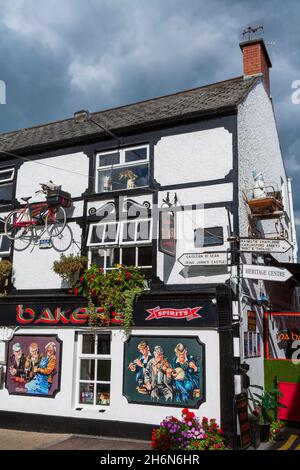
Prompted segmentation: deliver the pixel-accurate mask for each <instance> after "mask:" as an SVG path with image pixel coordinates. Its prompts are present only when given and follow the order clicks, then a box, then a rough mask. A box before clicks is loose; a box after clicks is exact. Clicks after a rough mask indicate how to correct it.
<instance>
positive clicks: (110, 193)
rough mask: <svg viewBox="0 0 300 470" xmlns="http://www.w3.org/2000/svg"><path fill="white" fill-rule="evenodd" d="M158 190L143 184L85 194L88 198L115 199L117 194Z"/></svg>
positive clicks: (150, 192)
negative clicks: (137, 186) (129, 187)
mask: <svg viewBox="0 0 300 470" xmlns="http://www.w3.org/2000/svg"><path fill="white" fill-rule="evenodd" d="M156 191H157V190H156V189H154V188H152V187H150V186H143V187H140V188H134V189H119V190H117V191H105V192H103V193H96V192H93V193H90V194H86V195H85V199H86V200H95V199H113V198H114V197H115V196H119V195H124V194H126V195H129V194H131V195H137V194H152V193H155V192H156Z"/></svg>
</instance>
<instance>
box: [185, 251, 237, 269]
mask: <svg viewBox="0 0 300 470" xmlns="http://www.w3.org/2000/svg"><path fill="white" fill-rule="evenodd" d="M227 256H228V254H227V252H223V251H220V252H219V251H214V252H206V253H184V254H183V255H181V256H180V258H178V261H179V263H181V264H182V265H183V266H223V265H227V264H228V260H227Z"/></svg>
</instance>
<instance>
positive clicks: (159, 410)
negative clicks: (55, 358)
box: [0, 328, 220, 425]
mask: <svg viewBox="0 0 300 470" xmlns="http://www.w3.org/2000/svg"><path fill="white" fill-rule="evenodd" d="M80 331H81V332H82V331H83V329H81V330H80ZM102 331H103V330H101V332H102ZM43 333H44V334H57V335H58V337H59V338H60V339H61V340H62V341H63V353H62V372H61V391H60V392H59V393H58V394H57V395H56V397H55V398H54V399H53V398H43V397H26V396H25V397H24V396H16V395H9V394H8V392H7V390H6V389H3V390H0V409H1V410H7V411H16V412H21V413H22V412H26V413H37V414H45V415H48V414H49V413H50V414H51V415H54V416H66V417H68V416H69V417H77V418H90V419H97V420H112V421H126V422H142V423H149V424H154V425H156V424H159V423H160V422H161V421H162V419H163V418H164V417H165V416H169V415H171V414H174V415H175V416H178V417H179V416H180V413H181V408H175V407H174V408H173V407H169V406H168V407H164V406H153V405H136V404H129V403H128V402H127V399H126V398H125V397H124V396H123V395H122V389H123V354H124V341H125V337H124V336H123V333H122V332H121V331H120V330H113V331H112V344H111V356H112V362H111V370H112V375H111V405H110V407H109V408H108V409H107V410H106V411H105V412H104V413H99V412H98V408H97V409H96V410H95V409H94V410H92V409H90V408H87V407H86V408H84V407H83V409H82V410H81V411H77V410H75V408H76V397H75V388H76V387H75V383H76V372H75V371H76V364H75V362H72V358H73V357H74V358H75V357H76V356H75V351H76V345H75V330H73V329H51V330H50V329H47V330H46V329H44V330H43V329H37V328H34V329H21V330H19V331H18V332H17V334H18V335H19V334H43ZM132 334H133V335H143V334H144V335H145V336H148V335H157V336H159V335H161V330H151V329H147V330H140V329H135V330H133V331H132ZM168 335H170V336H179V335H180V336H182V337H185V336H199V339H200V341H201V342H203V343H204V344H205V348H206V349H205V356H206V364H205V366H206V402H204V403H203V404H202V405H201V406H200V408H199V410H198V411H197V416H200V417H201V416H207V417H211V418H216V419H217V420H218V422H220V364H219V335H218V333H217V332H216V331H212V330H211V331H199V330H188V331H187V330H185V331H180V334H179V332H178V330H168ZM0 337H1V335H0ZM211 371H213V373H211ZM80 406H82V405H80Z"/></svg>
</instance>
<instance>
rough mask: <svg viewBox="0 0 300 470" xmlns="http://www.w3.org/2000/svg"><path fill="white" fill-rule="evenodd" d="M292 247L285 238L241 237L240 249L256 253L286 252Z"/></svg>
mask: <svg viewBox="0 0 300 470" xmlns="http://www.w3.org/2000/svg"><path fill="white" fill-rule="evenodd" d="M291 248H292V245H291V244H290V243H289V242H288V241H287V240H279V239H276V238H241V239H240V251H246V252H249V253H251V252H258V253H286V252H287V251H288V250H290V249H291Z"/></svg>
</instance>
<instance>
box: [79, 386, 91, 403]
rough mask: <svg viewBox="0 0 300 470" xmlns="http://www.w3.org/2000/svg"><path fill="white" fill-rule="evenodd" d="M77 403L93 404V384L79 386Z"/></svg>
mask: <svg viewBox="0 0 300 470" xmlns="http://www.w3.org/2000/svg"><path fill="white" fill-rule="evenodd" d="M79 403H82V404H84V405H93V404H94V384H80V385H79Z"/></svg>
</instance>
